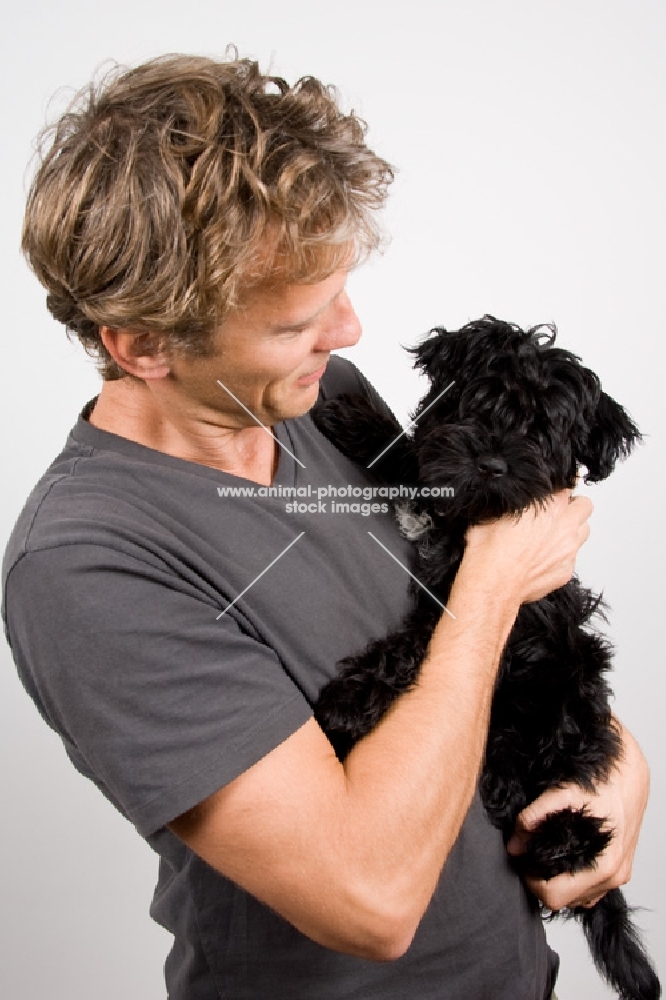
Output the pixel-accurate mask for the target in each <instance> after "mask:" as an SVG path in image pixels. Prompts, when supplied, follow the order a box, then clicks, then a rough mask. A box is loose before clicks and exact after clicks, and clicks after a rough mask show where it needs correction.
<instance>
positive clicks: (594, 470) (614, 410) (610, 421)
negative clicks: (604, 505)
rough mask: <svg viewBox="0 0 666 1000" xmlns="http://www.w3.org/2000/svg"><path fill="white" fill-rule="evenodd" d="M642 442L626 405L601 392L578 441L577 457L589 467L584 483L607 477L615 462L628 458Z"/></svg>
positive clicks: (576, 445)
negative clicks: (588, 422) (589, 422)
mask: <svg viewBox="0 0 666 1000" xmlns="http://www.w3.org/2000/svg"><path fill="white" fill-rule="evenodd" d="M641 441H642V435H641V433H640V431H639V430H638V427H637V426H636V424H635V423H634V422H633V420H632V419H631V417H630V416H629V414H628V413H627V411H626V410H625V409H624V407H623V406H620V404H619V403H616V402H615V400H614V399H612V398H611V396H609V395H608V393H606V392H601V393H600V394H599V401H598V403H597V406H596V408H595V411H594V415H593V417H592V421H591V424H590V425H589V427H588V428H587V430H586V431H583V432H582V433H581V434H580V439H579V443H576V444H575V452H576V460H577V462H578V464H579V465H584V466H585V467H586V468H587V473H586V475H585V482H586V483H598V482H600V481H601V480H602V479H606V477H607V476H610V474H611V472H612V471H613V469H614V468H615V463H616V462H617V461H618V460H619V459H623V458H626V457H627V456H628V455H629V454H630V453H631V451H632V449H633V447H634V445H636V444H638V443H640V442H641Z"/></svg>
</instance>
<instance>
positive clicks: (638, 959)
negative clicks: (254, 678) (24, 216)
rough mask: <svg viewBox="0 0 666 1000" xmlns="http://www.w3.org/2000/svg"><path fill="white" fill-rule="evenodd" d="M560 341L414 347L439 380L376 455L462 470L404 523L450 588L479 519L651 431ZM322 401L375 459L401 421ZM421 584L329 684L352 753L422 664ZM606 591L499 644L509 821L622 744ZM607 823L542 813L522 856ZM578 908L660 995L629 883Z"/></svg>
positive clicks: (420, 569) (328, 712) (590, 834)
mask: <svg viewBox="0 0 666 1000" xmlns="http://www.w3.org/2000/svg"><path fill="white" fill-rule="evenodd" d="M554 341H555V329H554V327H551V326H546V327H544V326H542V327H534V328H532V329H530V330H528V331H523V330H521V329H519V328H518V327H517V326H515V325H513V324H509V323H504V322H501V321H499V320H497V319H495V318H494V317H492V316H484V317H483V318H482V319H481V320H479V321H477V322H474V323H470V324H468V325H467V326H465V327H463V328H462V329H461V330H458V331H455V332H448V331H446V330H444V329H441V328H437V329H435V330H433V331H431V335H430V336H429V338H428V339H426V340H425V341H424V342H423V343H422V344H421V345H420V346H419V347H417V348H414V349H413V353H414V354H415V356H416V362H415V366H416V367H418V368H420V369H421V370H422V371H423V372H425V373H426V374H427V376H428V377H429V379H430V389H429V391H428V393H427V394H426V396H425V397H424V399H423V400H422V401H421V403H420V404H419V406H418V408H417V410H416V413H415V424H414V425H413V430H412V432H411V434H410V435H408V436H407V435H405V436H403V437H401V438H400V439H399V440H398V441H396V442H395V444H393V445H392V447H391V448H389V449H388V451H386V453H385V454H384V455H383V456H382V457H381V458H380V459H379V460H377V461H374V463H373V465H372V469H373V471H374V472H375V473H376V474H377V476H378V478H379V479H380V480H381V481H383V482H385V483H387V484H394V485H397V484H408V483H413V484H415V485H419V486H421V487H423V486H438V487H442V486H450V487H453V490H454V495H453V496H446V497H441V498H429V499H419V500H416V501H413V502H411V503H410V504H403V505H402V506H398V508H397V513H398V516H399V520H400V522H401V526H402V529H403V532H404V533H405V534H406V535H407V537H410V538H412V539H413V540H414V541H415V542H416V554H415V560H414V573H415V575H416V576H417V577H418V579H419V580H420V581H421V583H423V584H424V585H425V586H426V587H427V588H428V590H430V591H431V593H432V594H434V595H435V596H436V597H437V598H438V600H439V601H440V602H441V603H442V604H446V601H447V599H448V596H449V591H450V589H451V585H452V583H453V580H454V577H455V575H456V572H457V569H458V566H459V564H460V560H461V559H462V556H463V552H464V549H465V532H466V530H467V528H468V527H469V526H470V525H474V524H478V523H480V522H483V521H487V520H489V519H492V518H496V517H499V516H501V515H503V514H517V513H518V512H520V511H522V510H524V509H525V508H527V507H529V506H530V505H534V504H539V503H540V502H543V501H544V500H545V499H546V498H547V497H548V496H550V494H552V493H553V492H555V491H556V490H561V489H564V488H565V487H573V486H574V485H575V482H576V475H577V472H578V470H579V468H580V467H581V466H585V469H586V473H585V476H584V478H585V481H586V482H597V481H599V480H602V479H605V478H606V476H608V475H610V473H611V472H612V470H613V467H614V465H615V463H616V461H617V460H618V459H620V458H623V457H625V456H627V455H628V454H629V452H630V451H631V449H632V447H633V446H634V444H635V443H636V442H637V441H639V440H640V434H639V431H638V429H637V427H636V426H635V424H634V423H633V422H632V420H631V419H630V418H629V416H628V415H627V413H626V412H625V410H624V409H623V408H622V407H621V406H620V405H619V404H618V403H616V402H615V401H614V400H613V399H611V398H610V397H609V396H608V395H607V394H606V393H605V392H603V391H602V389H601V386H600V383H599V379H598V378H597V376H596V375H595V374H594V373H593V372H591V371H590V370H589V369H587V368H584V367H583V366H582V365H581V363H580V360H579V358H577V357H576V356H575V355H573V354H571V353H570V352H569V351H566V350H563V349H561V348H559V347H555V346H554ZM451 382H453V384H452V385H450V387H449V388H448V389H447V388H446V387H447V386H449V384H450V383H451ZM445 389H446V391H444V390H445ZM313 417H314V419H315V422H316V424H317V426H318V427H319V429H320V430H322V431H323V433H325V434H326V435H327V436H328V437H329V438H330V439H331V440H332V441H333V443H334V444H335V445H336V446H337V447H338V448H339V449H340V450H341V451H342V452H343V453H345V454H346V455H347V456H348V457H349V458H351V459H353V460H355V461H357V462H359V463H363V464H364V465H366V466H367V465H368V464H369V463H371V462H373V460H374V459H375V458H376V456H377V455H379V453H380V452H381V451H382V450H383V449H385V448H386V445H387V444H388V443H389V442H390V441H392V440H393V439H394V438H396V436H397V435H398V434H399V433H400V430H401V428H400V427H399V425H398V424H397V423H394V422H393V421H391V420H390V419H388V418H387V417H385V416H383V415H379V414H377V412H376V411H375V410H374V409H373V407H372V405H371V404H370V402H369V401H368V400H367V399H366V398H365V397H362V396H341V397H338V398H334V399H331V400H329V401H328V402H326V403H325V404H324V405H323V406H321V407H318V408H316V409H315V411H313ZM413 596H414V605H413V609H412V611H411V612H410V614H409V615H408V617H407V619H406V620H405V622H404V625H403V627H402V628H401V629H400V630H399V631H397V632H395V633H393V634H392V635H389V636H387V637H386V638H383V639H380V640H377V641H375V642H373V643H371V644H370V645H369V646H368V648H367V649H366V650H365V651H364V652H362V653H361V654H359V655H357V656H352V657H348V658H346V659H345V660H343V661H342V664H341V671H340V673H339V674H338V675H337V676H336V677H335V678H334V679H333V680H332V681H330V682H329V683H328V684H327V685H326V686H325V688H324V689H323V690H322V692H321V694H320V697H319V699H318V702H317V705H316V706H315V712H316V716H317V719H318V720H319V723H320V724H321V726H322V728H323V729H324V731H325V732H326V734H327V735H328V737H329V739H330V740H331V743H332V744H333V746H334V748H335V751H336V753H337V755H338V757H339V758H340V759H341V760H342V759H344V757H345V756H346V755H347V753H348V752H349V750H350V749H351V747H352V746H353V745H354V743H355V742H356V741H357V740H359V739H360V738H361V737H362V736H364V735H365V734H366V733H368V732H369V731H370V730H371V729H372V728H373V727H374V726H375V725H376V723H377V722H378V721H379V720H380V719H381V717H382V716H383V715H384V713H385V712H386V710H387V709H388V707H389V706H390V704H391V703H392V702H393V701H394V699H395V698H396V697H398V695H399V694H401V693H402V692H404V691H407V690H409V688H411V687H412V686H413V685H414V684H415V683H416V682H417V678H418V673H419V669H420V664H421V662H422V660H423V658H424V656H425V652H426V648H427V645H428V642H429V640H430V637H431V635H432V632H433V629H434V627H435V625H436V623H437V621H438V620H439V618H440V615H441V614H442V610H441V607H440V606H439V605H438V604H437V603H436V602H435V601H433V599H432V597H431V596H429V595H428V594H427V593H426V592H424V590H423V589H421V588H418V587H416V586H414V595H413ZM601 608H602V605H601V599H600V597H599V596H596V595H595V594H593V593H592V592H591V591H589V590H587V589H586V588H584V587H583V586H582V585H581V584H580V582H579V581H578V579H577V578H576V577H574V578H573V579H572V580H571V581H570V582H569V583H568V584H567V585H566V586H564V587H561V588H560V589H558V590H556V591H554V592H553V593H551V594H549V595H548V596H546V597H544V598H543V599H542V600H539V601H536V602H534V603H530V604H525V605H523V606H522V607H521V609H520V612H519V614H518V617H517V619H516V622H515V625H514V627H513V630H512V632H511V634H510V637H509V639H508V642H507V644H506V647H505V649H504V652H503V655H502V661H501V665H500V670H499V674H498V681H497V686H496V690H495V694H494V700H493V706H492V712H491V722H490V731H489V735H488V743H487V749H486V758H485V764H484V768H483V772H482V777H481V784H480V788H481V795H482V799H483V802H484V805H485V808H486V810H487V811H488V814H489V816H490V818H491V820H492V822H493V823H494V824H495V825H496V826H497V827H499V828H500V829H501V830H502V832H503V834H504V836H505V838H506V839H508V837H509V836H510V835H511V833H512V831H513V828H514V823H515V820H516V817H517V815H518V813H519V812H520V811H521V810H522V809H523V808H524V807H525V806H526V805H528V804H529V803H530V802H532V801H533V800H534V799H535V798H536V797H537V796H538V795H540V794H541V793H542V792H543V791H545V789H547V788H551V787H553V786H556V785H559V784H562V783H564V782H576V783H577V784H579V785H581V786H583V787H584V788H586V789H590V790H591V789H593V788H594V786H595V784H596V783H597V782H599V781H603V780H604V779H606V778H607V777H608V776H609V773H610V771H611V768H612V766H613V764H614V762H615V761H616V760H617V759H618V756H619V753H620V739H619V734H618V732H617V729H616V726H615V725H614V722H613V718H612V715H611V711H610V708H609V697H610V689H609V687H608V684H607V681H606V679H605V675H606V672H607V670H608V669H609V667H610V664H611V647H610V644H609V642H608V641H607V640H606V639H605V638H604V637H603V635H602V634H601V633H600V632H599V631H598V629H597V628H596V627H595V624H594V620H595V616H599V615H601V614H602V611H601ZM612 836H613V833H612V831H611V830H607V829H606V827H605V825H604V822H603V819H599V818H597V817H594V816H591V815H588V814H587V813H586V812H585V811H575V810H570V809H566V810H562V811H561V812H558V813H556V814H554V815H553V816H551V817H549V818H548V819H547V820H546V821H544V822H543V823H542V824H541V826H540V827H539V829H538V830H537V831H536V832H535V833H534V834H533V835H532V837H531V838H530V841H529V844H528V847H527V850H526V853H525V854H524V855H522V856H521V857H520V858H518V859H516V862H515V863H516V865H517V867H518V868H519V870H520V871H521V872H522V873H525V874H532V875H536V876H538V877H540V878H545V879H549V878H553V877H554V876H555V875H558V874H560V873H561V872H575V871H579V870H580V869H581V868H584V867H587V866H589V865H593V864H594V859H595V858H596V857H597V855H598V854H599V853H600V852H601V851H602V850H603V849H604V847H606V846H607V844H608V843H609V841H610V839H611V837H612ZM572 912H573V914H574V915H575V916H576V917H577V918H578V919H579V920H580V921H581V923H582V925H583V927H584V930H585V933H586V935H587V938H588V941H589V944H590V948H591V951H592V955H593V958H594V961H595V963H596V965H597V967H598V969H599V970H600V972H601V973H602V975H603V976H604V977H605V978H606V980H607V981H608V982H609V983H610V984H611V985H612V986H613V987H614V988H615V990H616V991H617V992H618V994H619V996H620V997H622V998H625V1000H656V998H657V997H659V996H660V995H661V988H660V985H659V981H658V979H657V977H656V975H655V973H654V971H653V969H652V967H651V965H650V962H649V960H648V958H647V956H646V954H645V952H644V950H643V948H642V946H641V943H640V941H639V938H638V935H637V933H636V930H635V928H634V926H633V925H632V922H631V919H630V915H629V909H628V907H627V904H626V902H625V899H624V896H623V894H622V892H621V891H620V890H614V891H612V892H609V893H607V894H606V895H605V896H604V897H603V899H602V900H601V901H600V902H599V903H597V904H596V906H594V907H592V908H584V907H580V908H576V909H574V910H573V911H572Z"/></svg>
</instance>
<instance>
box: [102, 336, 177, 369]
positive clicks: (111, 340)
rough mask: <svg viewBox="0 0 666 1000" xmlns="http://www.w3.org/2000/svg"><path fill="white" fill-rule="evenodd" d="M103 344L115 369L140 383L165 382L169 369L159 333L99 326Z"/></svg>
mask: <svg viewBox="0 0 666 1000" xmlns="http://www.w3.org/2000/svg"><path fill="white" fill-rule="evenodd" d="M99 335H100V338H101V340H102V343H103V344H104V346H105V347H106V349H107V351H108V352H109V354H110V355H111V357H112V358H113V360H114V361H115V362H116V364H117V365H120V367H121V368H122V369H123V370H124V371H126V372H127V373H128V374H129V375H134V376H135V377H136V378H140V379H143V380H152V379H159V378H164V377H165V376H166V375H168V374H169V372H170V370H171V366H170V363H169V359H168V357H167V354H166V352H165V350H164V345H163V341H162V336H161V334H159V333H153V332H145V331H144V332H139V331H136V330H127V329H123V328H121V329H115V328H112V327H110V326H102V327H100V331H99Z"/></svg>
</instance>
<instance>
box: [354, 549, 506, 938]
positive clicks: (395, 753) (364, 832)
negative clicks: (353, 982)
mask: <svg viewBox="0 0 666 1000" xmlns="http://www.w3.org/2000/svg"><path fill="white" fill-rule="evenodd" d="M499 589H500V588H497V590H498V591H499ZM518 607H519V603H518V602H517V601H516V600H515V599H511V598H509V597H507V596H505V595H502V594H500V593H498V592H493V590H492V589H491V588H490V587H489V586H488V585H485V586H484V585H483V584H482V583H480V582H479V579H478V577H477V578H476V579H472V574H470V573H469V572H466V571H465V566H464V564H463V567H462V568H461V571H460V572H459V574H458V577H457V579H456V582H455V584H454V587H453V590H452V592H451V595H450V600H449V608H450V610H451V611H452V612H453V613H454V614H455V616H456V617H455V620H453V619H452V618H450V617H449V616H448V615H443V616H442V619H441V621H440V622H439V624H438V626H437V628H436V630H435V632H434V634H433V637H432V640H431V643H430V646H429V649H428V653H427V655H426V658H425V660H424V662H423V665H422V669H421V672H420V675H419V681H418V684H417V686H416V687H415V688H414V689H412V690H411V691H409V692H408V693H406V694H405V695H403V696H402V697H401V698H399V699H398V700H397V701H396V702H395V703H394V705H393V706H392V707H391V709H390V711H389V712H388V713H387V715H386V716H385V717H384V719H382V721H381V722H380V723H379V724H378V725H377V727H376V728H375V729H374V730H373V731H372V732H371V733H370V734H369V735H368V736H366V737H365V738H364V739H363V740H361V741H360V742H359V743H358V744H357V745H356V746H355V747H354V748H353V750H352V751H351V753H350V754H349V756H348V757H347V759H346V760H345V764H344V770H345V776H346V792H347V808H346V809H345V815H346V817H347V822H346V837H347V838H348V839H349V840H350V841H351V843H349V845H348V855H347V856H348V857H354V858H355V859H356V860H357V863H358V879H359V888H360V891H361V892H363V891H366V892H367V893H368V894H370V895H371V894H374V893H380V894H381V897H382V901H383V905H384V906H385V907H386V913H387V917H388V918H389V920H390V919H391V918H392V917H393V916H394V917H395V925H396V928H405V935H406V940H405V941H404V942H403V943H401V942H400V941H398V940H396V947H397V950H398V952H401V951H402V950H404V947H406V946H407V945H408V944H409V940H410V939H411V935H412V934H413V932H414V930H415V929H416V927H417V926H418V922H419V920H420V918H421V916H422V915H423V912H424V911H425V908H426V907H427V905H428V902H429V900H430V898H431V896H432V893H433V891H434V888H435V885H436V883H437V879H438V877H439V874H440V872H441V869H442V867H443V865H444V862H445V860H446V858H447V855H448V853H449V851H450V850H451V847H452V846H453V843H454V841H455V840H456V838H457V836H458V833H459V831H460V827H461V825H462V822H463V820H464V818H465V815H466V813H467V810H468V808H469V805H470V802H471V799H472V796H473V794H474V790H475V786H476V783H477V780H478V775H479V770H480V766H481V763H482V759H483V753H484V747H485V741H486V736H487V731H488V724H489V715H490V705H491V700H492V694H493V689H494V683H495V677H496V673H497V667H498V663H499V658H500V655H501V651H502V649H503V646H504V643H505V642H506V639H507V637H508V635H509V632H510V630H511V626H512V625H513V622H514V620H515V616H516V614H517V611H518ZM399 936H400V935H399V933H397V935H396V937H398V938H399Z"/></svg>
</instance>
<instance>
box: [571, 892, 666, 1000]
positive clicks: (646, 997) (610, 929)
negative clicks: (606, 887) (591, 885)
mask: <svg viewBox="0 0 666 1000" xmlns="http://www.w3.org/2000/svg"><path fill="white" fill-rule="evenodd" d="M574 915H575V916H576V918H577V919H578V920H579V921H580V922H581V924H582V925H583V930H584V931H585V936H586V938H587V941H588V944H589V946H590V951H591V953H592V958H593V959H594V964H595V965H596V967H597V969H598V970H599V972H600V973H601V975H602V976H603V977H604V978H605V979H606V981H607V982H608V983H609V985H610V986H612V987H613V989H615V990H616V991H617V993H618V996H620V997H621V998H622V1000H658V998H659V997H660V996H661V986H660V984H659V980H658V978H657V975H656V973H655V971H654V969H653V968H652V965H651V963H650V959H649V958H648V956H647V954H646V952H645V950H644V948H643V945H642V944H641V941H640V938H639V936H638V931H637V930H636V928H635V926H634V924H633V922H632V920H631V911H630V909H629V907H628V906H627V902H626V900H625V898H624V895H623V894H622V892H621V891H620V890H619V889H613V890H611V891H610V892H608V893H606V895H605V896H604V897H603V899H601V900H599V902H598V903H597V905H596V906H593V907H590V908H585V907H577V908H576V909H575V910H574Z"/></svg>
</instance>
